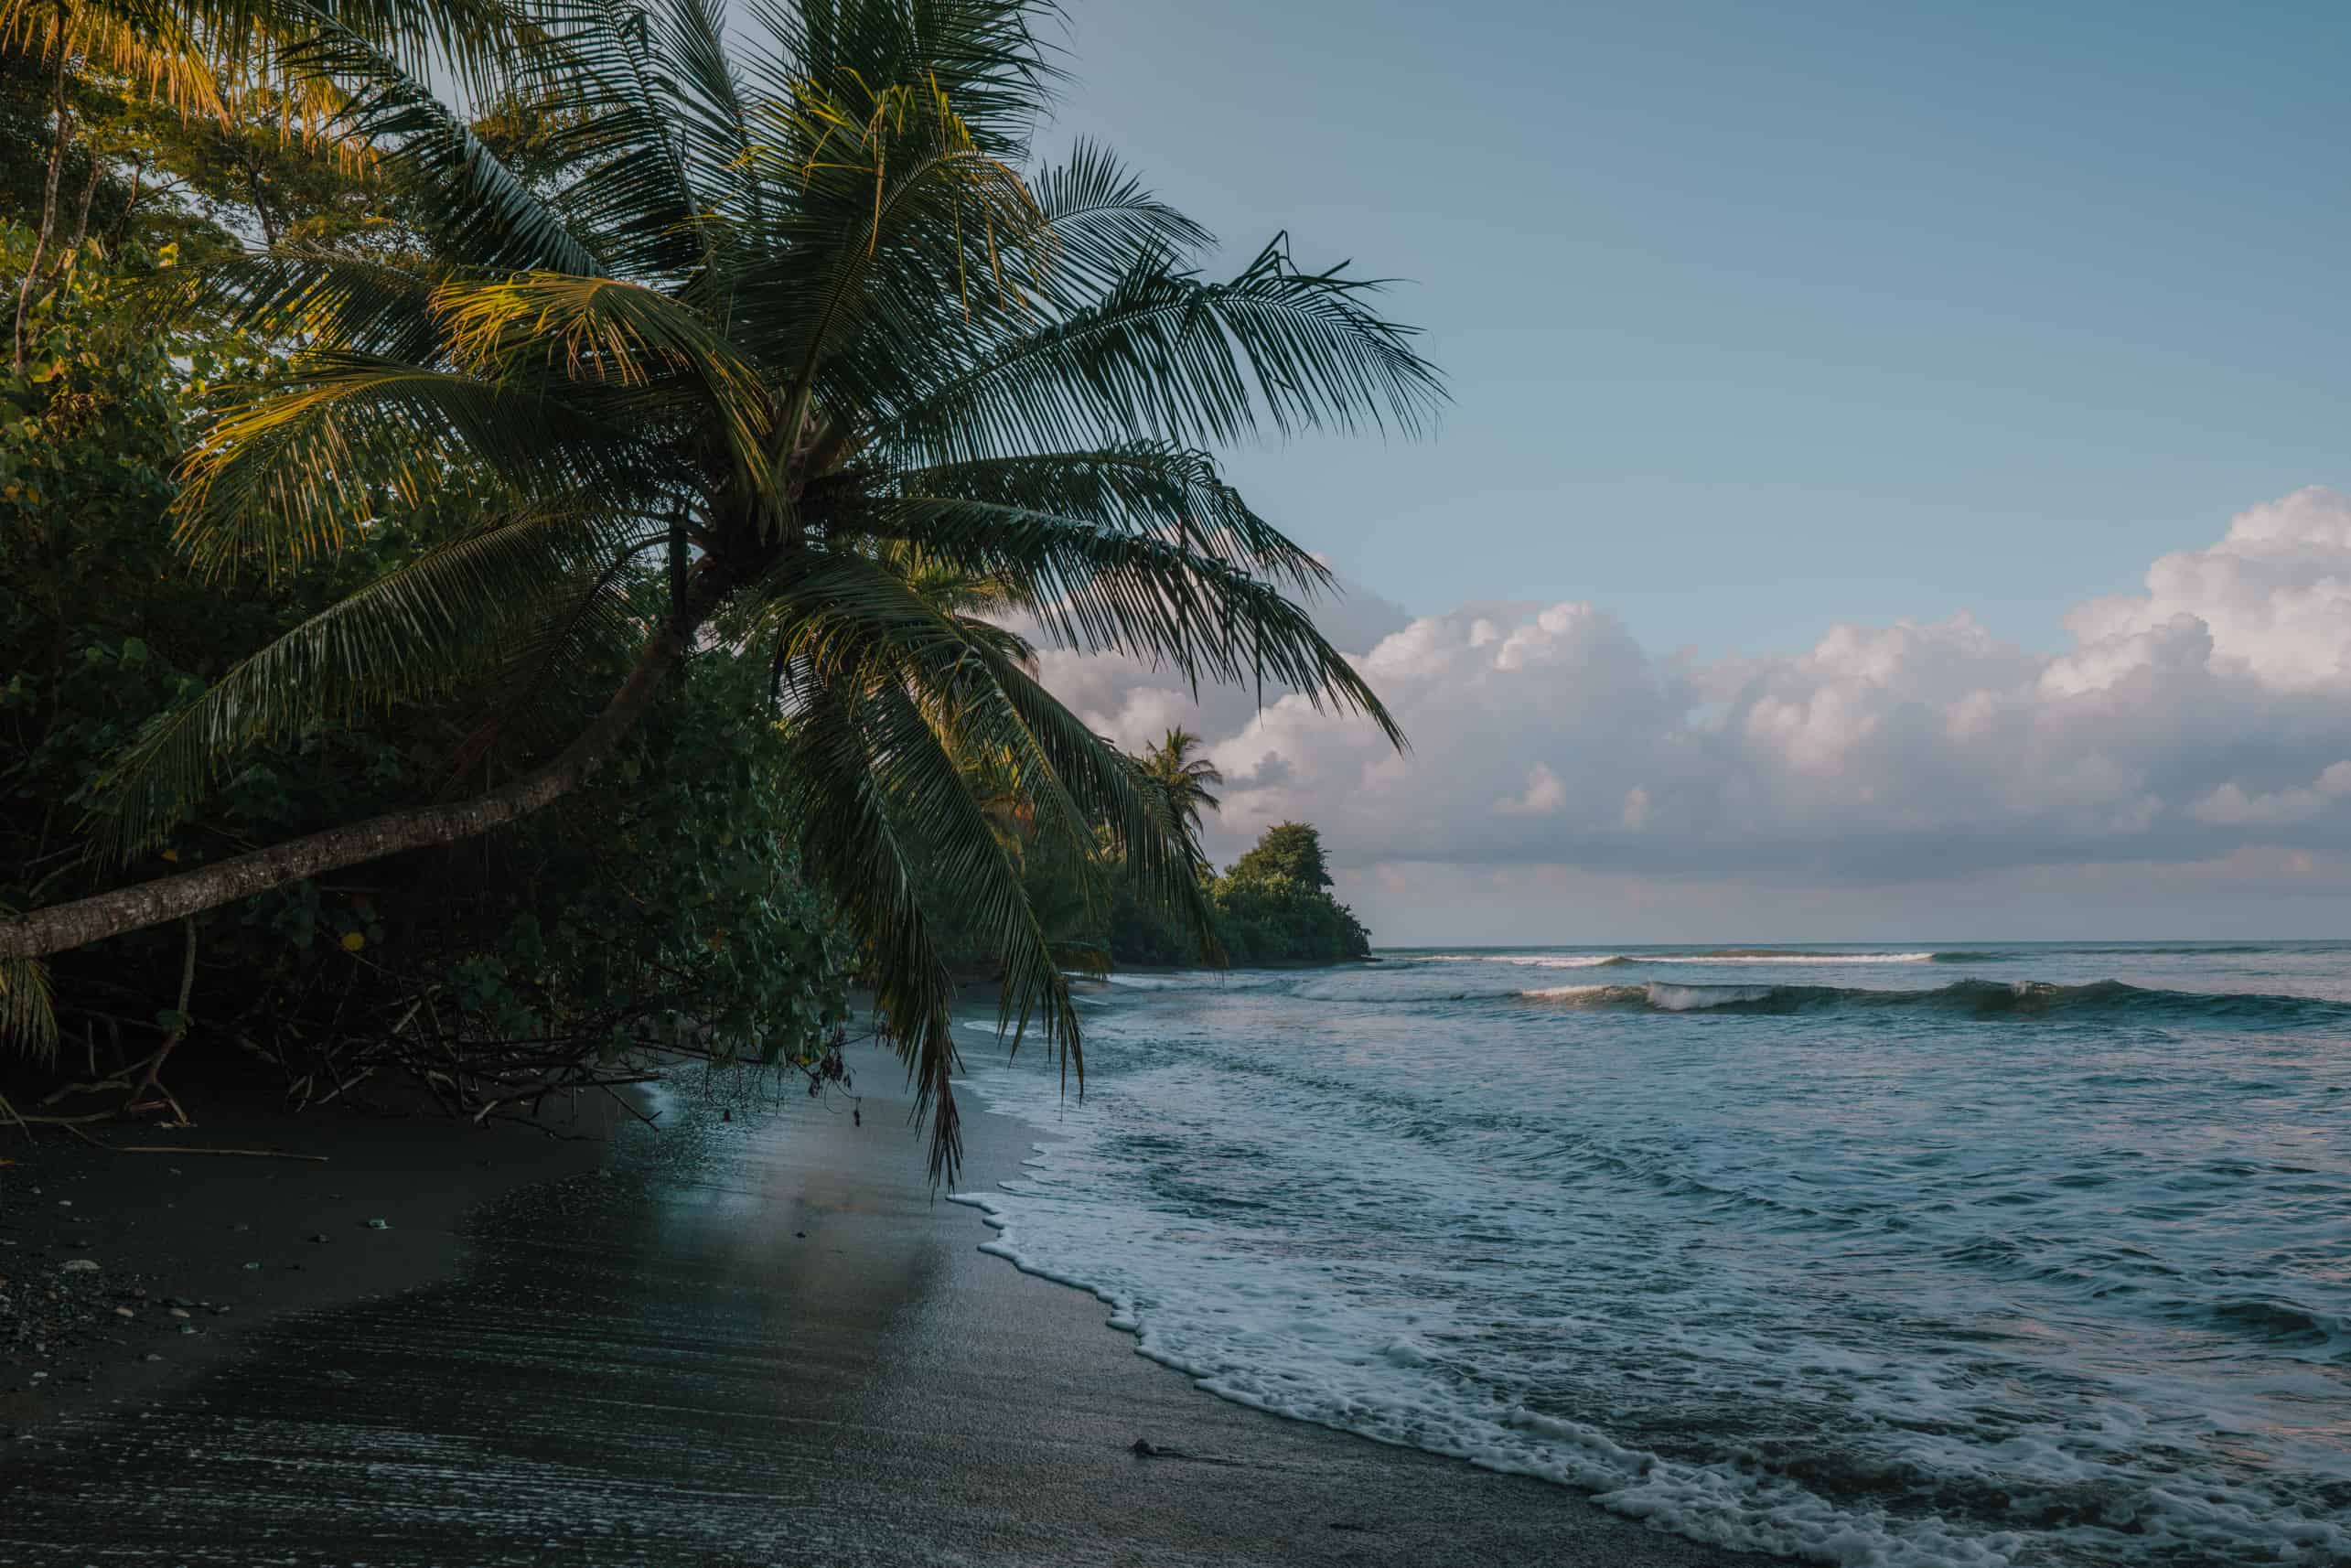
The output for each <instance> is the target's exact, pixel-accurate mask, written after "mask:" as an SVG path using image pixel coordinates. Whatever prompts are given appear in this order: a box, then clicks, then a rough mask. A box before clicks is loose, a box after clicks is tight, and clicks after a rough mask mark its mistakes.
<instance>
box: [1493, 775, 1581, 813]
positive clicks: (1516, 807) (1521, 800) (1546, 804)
mask: <svg viewBox="0 0 2351 1568" xmlns="http://www.w3.org/2000/svg"><path fill="white" fill-rule="evenodd" d="M1566 804H1567V786H1566V785H1564V784H1562V783H1561V782H1560V781H1559V775H1558V774H1556V773H1553V772H1552V771H1551V769H1550V768H1548V767H1546V766H1544V765H1543V764H1542V763H1540V762H1538V763H1536V764H1535V765H1534V766H1533V767H1532V768H1528V769H1527V792H1526V793H1525V794H1523V795H1505V796H1503V797H1502V799H1500V800H1497V801H1495V802H1494V809H1495V810H1496V811H1499V812H1501V813H1502V814H1503V815H1504V816H1506V817H1547V816H1549V815H1551V813H1552V812H1553V811H1558V810H1559V809H1560V808H1561V807H1562V806H1564V805H1566Z"/></svg>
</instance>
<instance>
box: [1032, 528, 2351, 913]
mask: <svg viewBox="0 0 2351 1568" xmlns="http://www.w3.org/2000/svg"><path fill="white" fill-rule="evenodd" d="M1348 630H1349V632H1350V633H1351V634H1352V639H1353V640H1355V641H1359V642H1362V644H1363V646H1362V647H1361V648H1360V649H1359V650H1351V651H1354V652H1357V653H1358V654H1359V657H1358V659H1357V662H1358V666H1359V667H1360V668H1361V669H1362V671H1364V673H1365V675H1366V676H1367V677H1368V678H1369V681H1370V682H1371V684H1372V686H1373V688H1374V689H1375V690H1377V691H1378V692H1379V693H1380V694H1381V696H1382V697H1383V699H1384V700H1385V701H1386V702H1387V703H1388V704H1389V706H1390V709H1391V710H1392V711H1393V712H1394V713H1395V714H1396V715H1397V717H1398V718H1399V719H1400V721H1401V723H1402V725H1403V727H1404V729H1405V732H1406V734H1407V735H1408V736H1410V738H1411V741H1412V750H1411V751H1410V752H1408V753H1406V754H1404V755H1402V756H1399V755H1397V754H1395V753H1393V752H1392V751H1390V749H1389V748H1388V747H1387V746H1386V745H1385V744H1384V743H1383V742H1382V741H1381V740H1380V737H1379V735H1378V733H1377V732H1376V731H1375V730H1373V729H1372V728H1371V726H1369V725H1365V724H1363V723H1361V722H1360V721H1350V720H1345V719H1339V718H1336V717H1333V716H1331V715H1327V714H1315V713H1314V712H1313V711H1312V710H1311V708H1310V706H1309V705H1308V704H1307V703H1305V702H1304V701H1303V700H1302V699H1300V698H1298V697H1296V696H1294V695H1285V696H1281V697H1278V698H1275V699H1274V700H1272V701H1271V702H1270V703H1269V704H1268V705H1267V706H1266V707H1265V708H1264V710H1263V711H1262V712H1260V711H1258V710H1257V707H1256V704H1255V703H1254V701H1253V699H1252V698H1251V695H1250V694H1248V693H1208V694H1206V695H1205V700H1204V701H1203V702H1202V703H1200V704H1199V705H1198V706H1197V707H1196V706H1195V705H1193V703H1192V702H1191V699H1190V697H1189V695H1188V694H1186V693H1180V692H1177V691H1175V690H1172V689H1171V686H1170V683H1169V682H1166V681H1165V679H1164V678H1159V679H1154V678H1153V677H1152V676H1151V675H1150V674H1149V672H1147V671H1135V670H1133V669H1132V668H1131V667H1125V666H1120V665H1117V664H1114V663H1112V662H1111V661H1106V660H1080V659H1076V658H1074V657H1073V656H1066V655H1065V656H1056V657H1055V658H1054V659H1053V660H1048V665H1047V679H1048V681H1049V682H1051V683H1052V684H1053V685H1054V686H1055V689H1056V690H1057V691H1058V692H1060V693H1061V694H1062V695H1063V696H1064V698H1065V699H1066V700H1068V701H1070V702H1072V703H1073V705H1075V706H1077V707H1078V708H1079V711H1080V712H1081V713H1083V714H1086V716H1087V718H1088V720H1089V722H1090V723H1093V724H1094V725H1096V727H1098V728H1100V729H1103V730H1105V731H1107V732H1108V733H1111V735H1113V736H1117V737H1118V738H1120V739H1121V740H1123V741H1128V742H1130V743H1132V742H1133V741H1135V740H1139V739H1140V738H1142V737H1143V735H1145V734H1155V733H1156V731H1157V730H1158V729H1160V728H1164V727H1165V725H1167V724H1169V723H1174V722H1178V721H1179V720H1180V721H1181V722H1185V723H1187V724H1189V725H1191V727H1193V728H1195V729H1197V730H1200V731H1201V732H1202V733H1204V734H1206V735H1208V736H1210V737H1211V739H1212V741H1213V745H1212V746H1211V755H1213V757H1215V759H1216V761H1217V762H1218V765H1219V766H1220V767H1222V768H1223V769H1224V771H1225V773H1226V776H1227V779H1228V781H1229V786H1228V789H1227V790H1226V792H1225V809H1224V812H1223V816H1222V822H1221V823H1220V824H1219V826H1218V830H1217V832H1218V837H1217V840H1216V842H1214V843H1212V844H1211V848H1212V849H1214V850H1216V851H1218V853H1222V854H1229V853H1230V852H1231V850H1232V849H1233V848H1235V847H1237V846H1238V844H1239V843H1241V842H1242V841H1244V840H1245V839H1246V838H1247V837H1249V836H1251V835H1253V834H1254V833H1255V832H1257V831H1258V830H1259V829H1260V828H1261V827H1262V826H1263V825H1264V824H1266V823H1267V822H1274V821H1278V820H1280V819H1282V818H1284V817H1301V818H1305V819H1308V820H1311V821H1314V822H1317V823H1319V824H1321V826H1322V828H1323V830H1324V836H1325V839H1326V842H1327V843H1328V844H1329V845H1330V848H1331V851H1332V854H1333V856H1334V859H1335V861H1336V862H1337V864H1340V865H1353V866H1358V867H1362V866H1370V865H1378V864H1402V863H1407V862H1411V863H1420V864H1431V865H1457V866H1462V867H1464V868H1470V867H1479V866H1483V867H1492V868H1523V867H1531V866H1541V865H1551V866H1562V867H1572V868H1578V869H1579V870H1580V871H1581V872H1583V873H1588V874H1592V875H1610V876H1618V875H1622V876H1630V877H1669V878H1679V879H1681V880H1682V881H1684V882H1691V883H1694V882H1695V881H1697V880H1700V879H1704V880H1707V881H1709V882H1728V883H1737V884H1740V885H1744V886H1752V885H1763V886H1783V887H1795V886H1828V885H1831V884H1838V885H1843V884H1852V883H1871V884H1876V885H1885V886H1892V885H1895V884H1909V883H1915V882H1922V881H1923V882H1932V881H1935V880H1937V879H1948V878H1952V877H1957V876H1962V875H1977V874H1990V873H1992V872H1995V871H1999V870H2001V869H2002V868H2014V867H2030V866H2036V865H2037V866H2053V865H2095V864H2122V863H2130V864H2133V865H2166V864H2176V865H2186V864H2191V863H2193V864H2197V865H2219V864H2225V863H2228V857H2230V856H2231V855H2232V854H2236V853H2238V851H2240V850H2243V849H2245V848H2246V847H2247V846H2267V847H2268V848H2270V849H2274V850H2276V851H2277V852H2278V853H2279V854H2282V855H2288V856H2292V855H2295V854H2300V855H2303V856H2304V857H2305V861H2304V863H2303V864H2309V862H2308V861H2307V856H2309V855H2311V854H2317V855H2319V856H2320V857H2321V858H2322V859H2324V858H2325V857H2327V856H2330V855H2333V854H2337V853H2338V852H2351V805H2346V804H2344V802H2345V801H2346V799H2347V798H2351V762H2346V761H2345V760H2344V759H2345V758H2346V757H2351V499H2346V497H2344V496H2342V495H2339V494H2336V493H2335V492H2333V491H2330V490H2324V489H2305V490H2301V491H2297V492H2295V493H2294V494H2292V495H2290V496H2287V497H2284V498H2283V499H2280V500H2277V501H2273V502H2270V503H2269V504H2267V505H2264V506H2260V507H2256V508H2254V509H2252V510H2249V511H2247V512H2245V513H2244V514H2242V515H2241V516H2239V517H2238V518H2237V519H2236V520H2235V521H2232V522H2231V523H2230V525H2229V527H2228V532H2227V534H2226V535H2225V536H2224V537H2223V538H2222V539H2221V540H2219V541H2218V542H2216V543H2214V544H2213V545H2211V546H2209V547H2207V548H2206V549H2202V550H2192V551H2182V552H2178V553H2173V554H2169V555H2165V556H2163V557H2162V558H2161V559H2160V560H2158V561H2156V562H2155V563H2154V564H2153V565H2152V567H2150V569H2149V570H2148V573H2147V575H2146V582H2145V590H2144V592H2142V593H2140V594H2135V595H2118V596H2109V597H2105V598H2097V599H2091V600H2088V601H2086V602H2084V603H2083V604H2081V605H2079V606H2077V607H2076V608H2075V609H2074V610H2073V611H2072V612H2071V614H2069V615H2068V616H2067V618H2066V620H2065V631H2066V632H2067V634H2069V640H2068V642H2067V646H2065V647H2063V648H2062V649H2060V650H2056V651H2055V652H2039V651H2034V650H2029V649H2026V648H2024V647H2020V646H2017V645H2014V644H2011V643H2007V642H2003V641H2002V640H2001V639H1998V638H1996V637H1994V636H1992V635H1991V633H1990V632H1989V631H1988V630H1987V629H1986V628H1984V627H1983V626H1982V625H1981V624H1980V623H1979V622H1977V621H1976V620H1974V619H1973V618H1971V617H1970V616H1969V615H1967V614H1965V613H1964V612H1961V613H1958V614H1955V615H1953V616H1951V617H1950V618H1948V619H1944V620H1939V621H1931V622H1923V623H1913V622H1907V621H1905V622H1897V623H1896V624H1895V625H1892V626H1880V627H1868V626H1837V627H1832V628H1830V629H1829V630H1828V631H1827V632H1826V633H1825V634H1824V635H1823V636H1822V637H1821V638H1820V639H1819V640H1818V641H1816V642H1815V643H1814V644H1813V645H1812V646H1811V647H1810V648H1809V649H1806V650H1802V651H1798V652H1792V653H1777V654H1757V655H1745V656H1739V657H1734V658H1728V659H1723V660H1713V661H1711V662H1697V661H1691V660H1683V659H1680V658H1660V657H1658V656H1656V655H1653V654H1651V653H1650V652H1649V651H1648V650H1645V649H1643V648H1642V647H1641V646H1640V645H1639V644H1638V643H1637V641H1636V640H1635V639H1633V637H1632V636H1631V635H1630V634H1629V633H1628V632H1627V631H1626V628H1625V627H1624V626H1623V625H1622V624H1621V623H1620V622H1619V621H1617V620H1616V618H1614V617H1613V616H1611V615H1609V614H1608V613H1607V612H1606V611H1605V610H1604V609H1601V608H1599V607H1595V606H1594V605H1592V604H1589V603H1584V602H1581V601H1570V602H1562V603H1557V604H1551V605H1548V606H1542V605H1531V606H1511V605H1495V604H1481V605H1474V606H1466V607H1463V608H1461V609H1458V610H1455V611H1453V612H1450V613H1447V614H1442V615H1431V616H1423V617H1420V618H1412V619H1409V620H1407V619H1405V618H1403V617H1402V616H1401V613H1400V612H1397V611H1396V610H1395V607H1392V606H1387V605H1384V604H1382V603H1379V602H1377V601H1371V602H1370V613H1369V614H1367V615H1363V616H1361V617H1360V618H1359V619H1358V621H1357V622H1354V623H1350V625H1349V627H1348ZM1375 634H1376V635H1375ZM1338 640H1341V641H1342V642H1343V643H1344V642H1346V641H1347V640H1348V639H1338ZM2284 864H2286V863H2284V862H2281V865H2284ZM2288 869H2289V870H2291V866H2290V865H2289V866H2288ZM2280 874H2281V875H2284V874H2285V873H2283V872H2281V873H2280Z"/></svg>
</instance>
